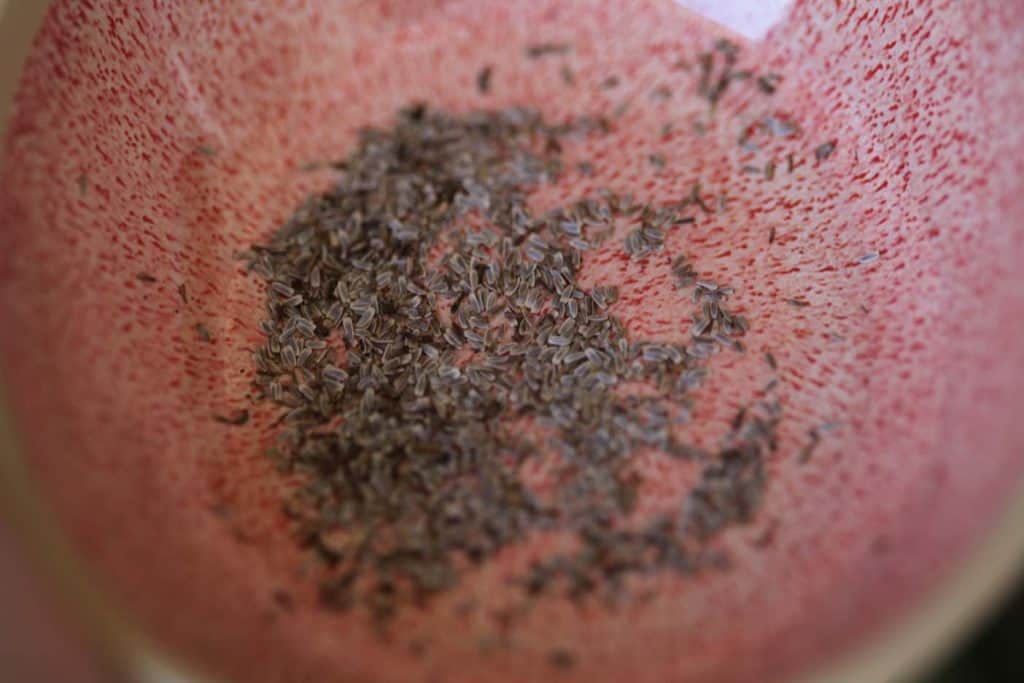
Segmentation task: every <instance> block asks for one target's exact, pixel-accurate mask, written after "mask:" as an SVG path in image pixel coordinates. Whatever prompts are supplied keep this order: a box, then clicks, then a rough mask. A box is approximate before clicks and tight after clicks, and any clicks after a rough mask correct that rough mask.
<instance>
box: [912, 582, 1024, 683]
mask: <svg viewBox="0 0 1024 683" xmlns="http://www.w3.org/2000/svg"><path fill="white" fill-rule="evenodd" d="M922 683H1024V589H1022V588H1018V590H1017V594H1016V596H1014V597H1013V598H1012V599H1011V600H1010V601H1009V602H1008V603H1007V604H1006V605H1005V606H1004V607H1003V608H1002V610H1001V611H1000V612H999V613H997V614H996V615H995V617H994V618H992V619H991V620H990V621H989V623H988V624H987V625H986V626H985V627H984V628H983V629H982V630H981V631H980V632H979V633H978V634H977V635H975V636H974V637H973V638H971V639H970V640H969V641H968V642H966V643H965V644H964V645H963V646H961V648H960V650H959V651H958V652H957V653H956V654H955V655H953V657H952V658H951V660H950V661H949V662H947V663H946V664H945V666H943V667H941V668H940V670H939V672H938V673H936V674H935V675H934V676H931V677H928V678H926V679H925V680H924V681H923V682H922Z"/></svg>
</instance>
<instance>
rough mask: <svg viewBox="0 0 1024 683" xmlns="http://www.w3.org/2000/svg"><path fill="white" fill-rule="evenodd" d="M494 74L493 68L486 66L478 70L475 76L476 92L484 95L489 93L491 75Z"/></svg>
mask: <svg viewBox="0 0 1024 683" xmlns="http://www.w3.org/2000/svg"><path fill="white" fill-rule="evenodd" d="M493 73H494V67H492V66H491V65H489V64H488V65H487V66H485V67H484V68H482V69H480V71H479V72H477V75H476V87H477V90H479V91H480V92H482V93H484V94H485V95H486V94H487V93H489V92H490V91H491V75H492V74H493Z"/></svg>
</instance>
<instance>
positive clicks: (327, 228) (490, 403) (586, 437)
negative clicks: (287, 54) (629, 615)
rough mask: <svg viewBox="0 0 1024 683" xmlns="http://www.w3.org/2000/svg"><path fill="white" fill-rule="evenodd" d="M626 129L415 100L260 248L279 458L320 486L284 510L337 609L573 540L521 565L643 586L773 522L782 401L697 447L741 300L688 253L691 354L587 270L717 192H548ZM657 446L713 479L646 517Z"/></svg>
mask: <svg viewBox="0 0 1024 683" xmlns="http://www.w3.org/2000/svg"><path fill="white" fill-rule="evenodd" d="M716 82H717V81H716ZM707 87H712V86H707ZM602 130H603V126H602V125H601V122H600V121H597V122H595V121H593V120H590V119H585V118H584V119H581V120H578V121H575V122H573V123H571V124H567V125H558V126H554V125H550V124H548V123H546V122H545V121H544V120H543V119H542V117H541V116H540V115H539V114H538V113H536V112H533V111H529V110H526V109H506V110H501V111H482V112H473V113H469V114H465V115H453V114H448V113H444V112H441V111H436V110H431V109H428V108H427V107H426V106H423V105H416V106H412V107H409V108H407V109H405V110H403V111H401V112H400V113H399V114H398V117H397V121H396V123H395V124H394V126H393V127H392V128H389V129H368V130H365V131H364V132H362V134H361V137H360V140H359V144H358V149H356V150H355V151H354V152H353V153H352V154H351V156H349V157H348V158H347V159H345V160H344V161H343V162H340V163H338V164H337V165H336V167H337V169H338V171H339V176H340V177H339V179H338V181H337V182H336V184H335V185H334V187H333V188H332V189H330V190H329V191H327V192H325V193H323V194H320V195H316V196H314V197H311V198H310V199H309V200H308V201H307V202H306V203H305V204H304V205H303V206H302V207H301V209H300V210H299V211H298V212H297V213H296V214H295V215H294V216H293V217H292V218H291V219H290V221H289V222H288V223H287V225H285V226H284V227H283V228H282V229H281V230H280V231H278V232H277V234H276V235H275V236H274V237H273V239H272V240H271V241H270V242H269V243H267V244H265V245H260V246H254V247H253V248H252V250H251V251H250V252H249V260H250V267H251V269H252V271H254V272H255V273H257V274H258V275H259V276H261V277H262V278H264V279H265V280H266V282H267V284H268V287H267V293H268V294H267V297H268V298H267V302H266V319H265V320H263V321H262V322H261V324H260V327H261V330H262V331H263V333H264V334H265V335H266V342H265V344H264V345H263V346H262V347H261V348H259V349H258V350H257V351H256V352H255V353H254V361H255V364H256V367H257V371H258V372H257V378H256V385H257V386H258V387H259V389H260V391H261V392H262V395H263V396H265V398H266V399H267V400H270V401H273V402H274V403H276V404H278V405H280V406H283V407H284V411H283V415H282V429H281V434H280V439H279V444H278V445H277V447H276V448H275V449H274V452H273V454H272V456H273V457H274V459H275V461H276V463H277V465H278V467H279V468H280V469H281V471H282V472H286V473H289V474H291V475H297V477H298V479H300V480H301V481H302V482H303V484H302V485H301V487H300V488H299V489H298V490H297V491H296V492H295V493H294V495H293V496H292V497H290V498H289V499H288V500H287V501H286V504H285V510H286V512H287V514H288V515H289V516H290V517H291V518H292V519H293V521H294V526H295V529H296V534H297V538H298V540H299V542H300V543H301V544H302V545H303V546H305V547H308V548H310V549H312V550H313V551H314V552H315V553H316V554H317V555H318V556H319V557H320V558H321V559H322V560H323V561H324V562H325V563H326V565H327V567H328V569H327V570H326V576H327V578H326V579H325V580H324V581H323V583H322V585H321V596H322V600H323V602H324V603H325V604H327V605H330V606H332V607H335V608H340V609H346V608H350V607H357V606H361V607H364V608H366V609H368V610H369V611H370V613H371V614H373V615H374V616H375V617H376V618H378V619H381V620H386V619H387V618H388V617H390V616H393V615H394V614H395V613H396V611H397V610H399V609H401V608H402V607H403V606H408V605H421V604H423V603H424V602H425V601H426V600H428V599H429V598H430V597H431V596H432V595H435V594H437V593H439V592H441V591H445V590H446V589H450V588H452V587H453V586H455V585H456V584H457V583H458V582H459V579H460V576H462V575H463V574H465V573H467V572H471V571H472V570H473V569H474V567H476V566H478V565H481V564H482V563H484V562H486V561H487V560H488V558H490V557H492V556H494V555H495V553H497V552H498V551H499V550H500V549H502V548H503V547H505V546H508V545H509V544H513V543H516V542H519V541H522V540H524V539H526V538H527V536H528V535H530V534H537V533H544V532H554V531H558V532H563V533H564V532H571V533H573V534H575V536H576V537H577V538H578V541H579V543H578V549H577V550H575V551H573V552H570V553H565V554H558V555H554V556H551V557H548V558H545V559H544V560H542V561H540V562H538V563H536V565H535V566H534V567H533V568H532V570H531V571H530V572H529V574H528V575H527V576H522V577H517V579H516V581H517V582H518V583H520V584H521V586H522V588H523V590H524V592H525V593H526V594H528V595H530V596H537V595H540V594H543V593H558V594H568V595H569V596H571V597H573V598H576V599H582V598H585V597H586V596H588V595H592V594H593V595H602V596H608V595H615V594H620V593H621V592H622V591H623V587H624V585H625V583H624V582H625V581H626V580H627V579H628V578H629V577H630V576H638V575H647V574H651V573H655V572H658V571H662V570H671V571H677V572H692V571H694V570H697V569H699V568H700V567H701V566H702V565H704V564H707V562H709V560H708V557H707V554H706V553H704V551H703V550H702V548H704V546H705V545H706V544H705V543H704V542H705V541H706V540H707V539H708V538H709V537H711V536H712V535H714V534H716V533H717V532H719V531H720V530H722V529H724V528H725V527H727V526H728V525H730V524H733V523H737V522H743V521H747V520H749V519H750V518H751V516H752V514H753V512H754V510H755V509H756V507H757V505H758V501H759V499H760V497H761V494H762V490H763V486H764V481H765V473H764V468H763V458H764V455H765V453H766V451H767V450H768V449H770V448H773V447H774V432H775V426H776V424H777V422H778V419H779V406H778V404H777V403H774V402H762V403H760V404H758V405H754V406H750V407H748V408H747V409H745V410H744V411H742V412H741V413H740V414H739V415H737V417H736V419H735V420H734V421H733V423H732V425H731V431H730V433H729V434H728V435H727V436H726V437H725V438H724V440H723V446H722V447H721V449H720V450H719V451H718V452H705V451H703V450H701V449H699V448H696V447H695V446H693V445H691V444H688V443H685V442H682V441H680V440H679V439H678V438H677V436H674V435H675V434H678V433H679V432H680V430H679V429H677V428H676V427H677V426H678V425H680V424H683V423H685V422H686V421H687V420H688V419H689V416H690V410H691V405H690V398H689V396H690V394H691V392H692V391H693V389H695V388H696V387H697V386H698V385H699V384H700V383H701V382H702V381H703V380H704V379H705V378H706V376H707V375H708V369H707V367H706V363H707V359H708V358H709V357H710V356H711V355H712V354H714V353H717V352H719V351H720V350H722V349H723V348H725V349H732V350H734V351H742V350H743V345H742V343H741V341H740V338H741V337H742V336H743V335H744V334H745V333H746V331H747V329H748V323H747V321H746V320H745V319H744V318H743V317H741V316H737V315H734V314H732V313H730V312H729V310H728V308H727V306H726V304H727V300H728V297H729V295H730V293H731V290H730V289H729V288H728V287H723V286H719V285H717V284H715V283H713V282H709V281H700V280H697V279H696V271H695V269H694V267H693V265H692V264H691V263H689V262H688V261H687V260H686V259H685V258H683V257H680V258H677V259H676V260H675V262H674V266H673V273H674V275H675V276H676V278H677V286H678V288H679V290H680V293H681V294H680V295H681V296H690V297H692V300H693V302H694V306H695V309H696V310H695V314H694V318H695V322H694V323H693V326H692V329H691V330H690V339H689V341H688V343H686V344H667V343H653V342H646V341H638V340H633V339H631V338H630V337H629V335H627V333H626V330H625V329H624V327H623V324H622V322H621V321H620V320H618V319H617V318H616V317H615V315H613V314H612V313H611V310H612V306H613V304H614V303H615V301H616V298H617V292H616V289H615V287H614V284H613V283H608V284H606V285H604V286H598V287H594V288H592V289H589V290H588V289H585V288H583V287H581V285H580V284H579V280H578V276H579V273H580V268H581V264H582V263H583V261H584V260H585V258H586V254H587V252H588V251H589V250H592V249H594V248H595V247H597V246H598V245H599V244H601V243H603V242H605V241H607V240H608V239H610V238H611V237H612V235H613V228H614V223H615V221H616V220H629V221H634V222H635V223H637V225H638V226H639V227H637V228H636V229H635V230H633V231H632V232H630V233H629V234H628V236H627V237H626V238H625V240H624V243H623V244H622V245H621V248H623V249H624V250H625V251H626V252H627V253H629V254H630V256H631V258H634V259H638V260H639V259H644V258H645V257H647V256H648V255H649V254H651V253H654V252H657V251H660V250H662V249H664V248H665V244H664V243H665V236H666V234H667V233H668V232H669V231H672V230H680V229H684V226H685V225H687V224H688V223H692V222H693V221H694V220H695V216H694V215H693V214H692V213H691V212H690V209H691V208H694V207H697V208H701V209H702V210H707V207H706V206H704V205H703V203H702V202H701V201H700V197H699V194H700V193H699V190H698V189H697V188H695V191H694V192H693V193H692V194H691V196H689V197H687V198H685V199H683V200H681V201H677V202H675V203H674V204H671V205H665V206H650V205H640V204H637V203H636V202H634V201H633V200H632V199H630V198H629V197H622V196H619V195H617V194H615V193H612V192H604V193H602V194H600V195H599V196H596V197H587V198H582V199H580V200H579V201H577V202H575V203H574V204H571V205H569V206H564V207H560V208H558V209H555V210H553V211H549V212H547V213H545V214H543V215H535V214H534V213H532V212H531V210H530V209H529V208H528V206H527V201H526V196H527V194H528V192H529V191H530V190H531V189H532V188H534V187H536V186H538V185H540V184H543V183H548V182H554V181H555V180H557V178H558V176H559V174H560V172H561V161H560V152H561V149H562V143H563V142H568V140H569V139H571V138H574V137H581V136H588V135H599V134H602ZM638 384H640V385H644V386H645V389H646V390H645V391H643V392H637V391H635V390H626V389H628V388H629V387H635V386H637V385H638ZM627 385H628V386H627ZM524 425H531V426H532V428H531V429H524ZM529 434H540V435H542V436H538V437H536V439H534V438H531V437H530V436H529ZM639 449H644V450H645V451H649V452H656V453H660V454H661V455H660V456H659V457H667V458H675V459H684V460H687V461H691V462H693V463H696V465H697V466H698V467H700V471H701V475H700V477H699V481H698V483H697V485H696V486H695V488H693V490H691V491H690V492H689V493H688V494H687V495H685V496H684V497H682V498H681V499H680V500H678V501H676V504H675V505H674V507H673V508H672V509H668V510H664V511H663V513H662V514H660V515H658V516H657V517H656V518H654V519H645V520H641V521H639V522H637V521H631V520H632V517H631V516H630V515H631V513H632V512H633V511H634V510H635V508H636V505H637V501H638V496H639V491H640V486H641V484H642V481H641V478H640V477H639V476H638V474H637V473H636V472H635V471H634V470H633V469H632V467H631V455H632V454H633V453H635V452H637V451H638V450H639ZM538 458H546V459H549V460H552V459H553V460H554V461H555V462H556V465H555V470H556V471H557V476H556V477H554V480H555V484H554V490H553V491H545V492H544V494H543V495H542V494H540V493H538V492H537V491H534V490H531V488H530V486H529V485H528V484H527V483H526V482H525V481H524V478H523V477H522V469H523V466H524V464H525V463H528V462H530V461H531V460H532V459H538Z"/></svg>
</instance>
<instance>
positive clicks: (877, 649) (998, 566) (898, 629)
mask: <svg viewBox="0 0 1024 683" xmlns="http://www.w3.org/2000/svg"><path fill="white" fill-rule="evenodd" d="M49 5H50V2H19V3H7V2H6V0H0V45H3V46H4V47H3V51H2V53H0V140H4V139H5V137H6V131H7V125H8V122H9V118H10V115H11V106H12V101H13V98H14V94H15V92H16V91H17V87H18V83H19V79H20V74H21V70H22V65H23V64H24V62H25V59H26V58H27V56H28V54H29V51H30V49H31V46H32V43H33V40H34V37H35V34H36V33H37V31H38V29H39V27H40V26H41V24H42V21H43V18H44V16H45V14H46V11H47V9H48V7H49ZM0 153H2V150H0ZM0 162H2V158H0ZM34 491H35V488H34V484H33V481H32V478H31V474H30V473H29V471H28V467H27V466H26V464H25V461H24V460H23V458H22V457H21V455H20V451H19V448H18V446H17V439H16V433H15V429H14V424H13V419H12V411H11V410H10V404H9V401H8V395H7V392H6V390H5V386H4V380H3V377H2V376H0V513H2V514H5V515H6V516H7V517H8V518H9V521H10V523H11V526H12V527H13V528H14V531H15V536H16V541H17V545H18V549H19V550H21V551H22V552H23V553H24V554H25V555H26V556H27V558H28V559H29V561H31V562H32V563H33V564H34V568H35V569H36V570H37V571H38V572H39V573H40V575H42V576H43V578H44V580H45V582H46V583H47V584H48V586H49V587H50V588H51V590H52V591H53V592H54V593H55V594H56V596H57V598H58V602H59V603H60V604H59V606H60V607H61V608H63V609H64V611H66V612H68V613H69V614H70V616H72V617H73V619H74V622H75V625H77V626H79V630H80V631H82V634H83V635H84V636H85V638H86V642H87V644H88V645H90V646H91V647H92V649H93V651H94V652H95V653H96V655H97V656H98V657H99V658H100V659H101V660H104V661H106V662H109V663H110V664H112V666H113V667H114V668H115V670H116V669H118V668H120V669H122V670H127V671H130V672H132V673H133V674H134V675H135V676H137V677H139V678H140V680H143V681H146V682H147V683H158V682H159V683H200V682H202V681H208V680H210V679H208V678H206V677H205V676H204V675H203V674H201V673H200V672H199V671H197V670H196V668H195V667H193V666H191V665H187V664H186V663H184V662H183V661H179V660H178V659H177V658H176V657H173V656H172V655H170V654H169V653H167V652H166V651H165V650H164V649H162V648H161V647H159V646H158V645H157V644H156V643H154V642H153V641H152V640H150V639H149V638H148V637H147V636H146V635H144V630H143V628H142V626H141V625H140V624H137V623H135V622H134V621H133V620H132V619H131V618H130V617H129V616H128V615H127V614H125V613H124V612H122V611H121V610H119V609H118V608H116V607H115V606H114V605H113V602H112V601H111V600H108V599H107V598H106V597H105V596H104V595H103V593H102V592H101V591H100V590H99V589H98V588H97V585H98V584H97V582H96V581H95V580H94V579H93V578H92V577H90V575H89V571H88V569H87V567H86V566H85V563H84V561H82V560H81V559H80V558H78V557H76V555H75V554H74V552H73V550H72V547H71V543H70V541H69V539H67V538H66V537H65V535H64V534H63V533H62V532H61V530H60V528H59V526H58V524H57V521H56V519H54V518H53V517H52V515H51V514H50V512H49V510H48V509H47V508H46V506H45V504H44V503H43V501H42V500H40V499H39V498H38V497H36V496H34V495H33V492H34ZM1021 519H1024V481H1022V482H1020V483H1019V485H1018V486H1017V490H1016V492H1015V493H1014V494H1013V495H1011V496H1010V497H1009V499H1008V501H1007V504H1006V505H1005V509H1004V510H1003V511H1002V512H1001V513H1000V515H999V518H998V521H997V523H996V524H994V525H993V526H992V527H991V529H990V530H988V531H987V532H986V533H985V534H984V537H983V538H982V539H979V541H978V542H976V543H975V545H974V548H973V549H972V550H971V551H969V552H968V554H967V555H965V556H964V558H962V559H959V560H957V561H956V563H955V565H954V566H953V567H951V568H949V569H947V570H946V571H945V572H944V574H943V575H942V576H940V578H939V579H938V580H937V581H936V583H935V584H934V585H933V586H931V587H929V588H928V589H927V591H926V593H925V595H923V596H922V597H921V599H920V601H919V602H918V603H917V604H915V605H914V606H913V607H911V608H909V609H908V610H907V611H906V612H905V613H903V614H900V615H898V616H896V617H893V618H891V619H890V620H889V623H887V624H885V625H884V626H883V627H881V628H880V629H879V630H878V631H876V632H875V633H872V634H871V635H869V636H867V637H865V638H863V639H862V640H861V641H859V642H857V643H854V644H853V645H851V646H850V648H849V649H848V651H847V652H845V653H843V654H841V655H839V656H838V657H837V658H835V659H833V660H831V661H829V662H826V663H825V664H824V665H821V666H819V667H818V668H817V669H812V670H811V671H810V672H809V673H807V674H804V675H802V676H800V677H799V678H798V681H799V682H800V683H860V682H861V681H865V680H876V681H883V680H884V681H908V680H914V679H915V678H917V677H920V676H922V675H924V674H925V673H926V672H928V671H929V670H931V669H933V668H934V667H936V666H938V665H940V664H941V663H942V661H943V660H944V658H945V657H946V656H947V655H948V654H949V653H950V651H951V649H952V648H953V647H954V646H955V645H956V644H957V643H958V642H960V641H962V640H964V639H965V638H966V637H967V636H968V635H970V634H971V633H972V632H974V631H975V630H976V629H977V628H978V626H980V625H981V623H982V622H983V620H984V619H985V617H986V616H987V615H989V614H990V613H991V612H992V610H993V609H994V608H995V606H996V605H997V603H998V601H999V599H1000V598H1001V597H1003V596H1005V595H1006V594H1007V593H1008V592H1009V591H1010V590H1011V589H1012V588H1013V586H1014V585H1015V584H1016V582H1017V579H1018V578H1019V577H1020V576H1021V575H1022V574H1024V534H1020V533H1019V529H1018V527H1019V524H1018V522H1019V520H1021Z"/></svg>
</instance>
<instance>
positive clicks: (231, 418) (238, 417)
mask: <svg viewBox="0 0 1024 683" xmlns="http://www.w3.org/2000/svg"><path fill="white" fill-rule="evenodd" d="M213 419H214V420H215V421H217V422H220V423H221V424H226V425H232V426H235V427H240V426H242V425H244V424H245V423H247V422H248V421H249V411H248V410H233V411H231V412H230V413H228V414H227V415H214V416H213Z"/></svg>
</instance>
